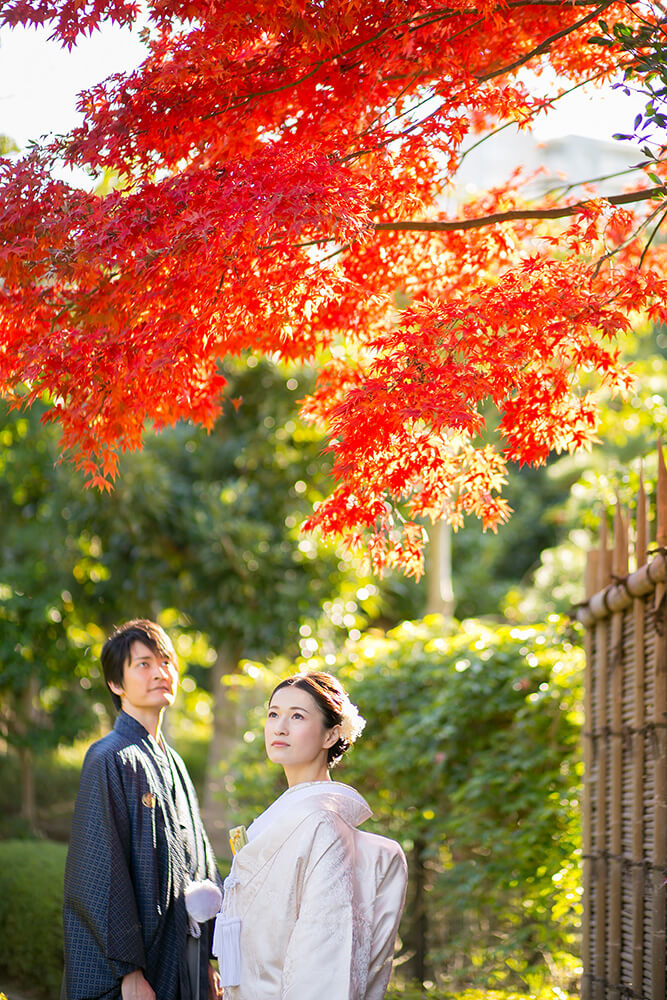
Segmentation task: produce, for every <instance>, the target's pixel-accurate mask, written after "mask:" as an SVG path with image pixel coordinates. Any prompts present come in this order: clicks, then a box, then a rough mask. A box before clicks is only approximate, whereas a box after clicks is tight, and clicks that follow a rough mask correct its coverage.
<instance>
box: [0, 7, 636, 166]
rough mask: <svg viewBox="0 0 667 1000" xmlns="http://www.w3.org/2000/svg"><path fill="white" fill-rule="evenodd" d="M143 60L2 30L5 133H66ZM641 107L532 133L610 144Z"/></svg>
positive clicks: (117, 45) (605, 98)
mask: <svg viewBox="0 0 667 1000" xmlns="http://www.w3.org/2000/svg"><path fill="white" fill-rule="evenodd" d="M144 54H145V49H144V47H143V46H142V45H141V43H140V42H139V39H138V37H137V35H136V32H134V33H133V32H132V31H130V30H129V29H127V28H118V27H115V26H105V27H104V28H103V29H102V31H98V32H95V33H94V34H93V35H92V36H91V37H87V38H82V39H81V40H80V41H79V42H78V43H77V45H76V47H75V48H74V49H73V50H72V51H71V52H67V50H66V49H62V48H61V47H60V46H59V45H58V44H57V43H55V42H49V41H48V30H42V29H40V30H39V31H37V30H35V29H34V28H31V29H25V28H15V29H9V28H3V29H1V30H0V134H4V135H7V136H10V137H11V138H12V139H14V141H15V142H16V143H18V145H19V146H21V147H23V146H25V145H26V143H27V142H28V141H30V140H35V139H38V138H39V137H40V136H41V135H43V134H46V133H50V132H54V133H64V132H68V131H69V130H70V129H71V128H73V127H74V126H75V125H77V124H78V122H79V121H80V116H79V115H78V113H77V111H76V97H77V94H78V93H79V91H81V90H83V89H85V88H86V87H89V86H91V85H92V84H94V83H98V82H99V81H101V80H103V79H104V78H105V77H106V76H108V75H109V74H111V73H113V72H117V71H120V70H127V69H131V68H133V67H134V66H136V65H137V64H138V63H139V62H140V61H141V59H142V58H143V56H144ZM638 109H639V110H641V102H638V101H637V99H636V98H635V99H634V100H633V99H630V100H629V99H627V98H624V97H623V96H622V95H621V93H620V92H619V91H611V90H610V89H609V88H607V90H606V94H603V93H602V92H601V91H599V90H595V89H592V90H591V91H590V92H589V93H585V92H583V90H582V91H579V92H577V94H576V95H572V96H569V97H567V98H564V99H562V100H561V101H560V102H559V103H558V106H557V109H556V110H554V111H553V112H552V113H551V114H550V115H549V116H548V117H544V118H543V119H542V120H541V121H540V122H539V123H538V125H537V127H536V128H535V129H534V134H535V136H536V138H537V139H538V140H540V141H544V140H547V139H551V138H555V137H558V136H562V135H570V134H577V135H584V136H589V137H591V138H596V139H611V136H612V134H613V133H614V132H618V131H621V132H622V131H626V130H627V131H630V130H631V127H632V121H633V118H634V115H635V113H636V111H637V110H638Z"/></svg>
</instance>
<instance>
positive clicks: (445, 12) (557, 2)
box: [201, 0, 615, 121]
mask: <svg viewBox="0 0 667 1000" xmlns="http://www.w3.org/2000/svg"><path fill="white" fill-rule="evenodd" d="M593 2H596V3H597V0H593ZM614 2H615V0H606V2H605V3H604V4H602V5H601V6H596V9H595V10H594V11H593V12H592V13H591V14H589V15H587V17H585V18H582V19H581V20H580V21H577V22H575V24H573V25H571V26H570V27H568V28H564V29H563V30H562V31H560V32H558V33H557V34H555V35H552V36H551V37H550V38H548V39H546V40H545V41H544V42H542V43H541V44H540V45H539V46H537V47H536V48H535V49H533V50H532V51H531V52H530V53H527V54H526V55H525V56H524V57H522V58H521V59H520V60H518V61H517V62H516V63H515V64H513V65H511V66H509V67H505V68H504V69H500V70H496V71H494V72H493V73H490V74H488V75H487V76H483V77H477V79H478V81H479V82H480V83H485V82H486V81H487V80H490V79H493V78H494V77H495V76H502V75H503V73H505V72H510V71H511V70H512V69H515V68H517V67H519V66H522V65H523V64H524V63H525V62H526V61H528V60H529V59H531V58H532V57H533V56H534V55H539V54H540V53H541V52H544V51H546V49H547V48H548V47H549V45H551V43H552V42H553V41H555V40H556V39H558V38H561V37H564V36H565V35H568V34H569V33H570V32H572V31H575V30H576V29H577V28H579V27H581V26H582V25H583V24H585V23H586V22H587V21H590V20H592V19H593V18H594V17H597V16H598V15H599V14H600V13H602V11H604V10H606V9H607V7H609V6H610V5H611V4H612V3H614ZM590 5H591V0H575V2H574V3H573V4H571V6H572V7H589V6H590ZM538 6H540V7H551V6H554V7H562V6H563V3H562V0H546V2H540V0H537V2H531V0H529V2H524V0H515V2H511V3H509V4H507V5H503V6H502V7H499V8H498V9H499V10H508V9H510V10H514V9H520V8H522V7H538ZM434 13H435V14H436V15H437V16H436V17H432V15H433V14H434ZM463 13H465V14H467V15H468V16H471V17H474V16H475V15H477V16H478V21H476V22H475V23H476V24H478V23H480V22H481V21H482V20H483V18H484V17H486V16H488V14H487V13H485V12H481V11H478V10H475V9H473V10H469V11H461V10H455V9H451V8H442V10H441V11H435V12H434V11H430V12H429V15H428V16H429V17H431V18H432V19H431V20H429V21H427V22H424V23H422V24H419V25H415V27H416V28H422V27H428V26H430V25H431V24H434V23H436V22H439V21H444V20H450V19H451V18H454V17H456V16H461V14H463ZM480 14H482V17H481V18H479V15H480ZM419 16H421V17H422V18H423V17H424V16H425V15H423V14H422V15H419ZM416 19H417V15H414V16H411V17H407V18H405V19H404V20H403V21H398V22H396V23H392V24H391V25H389V26H387V27H386V28H383V29H382V30H381V31H378V32H376V33H375V34H374V35H372V36H371V37H370V38H365V39H363V40H361V41H359V42H357V43H356V44H354V45H352V46H350V47H349V48H347V49H343V50H341V51H340V52H337V53H335V54H334V55H331V56H327V57H326V58H325V59H320V60H319V61H318V62H317V63H316V64H315V66H314V67H313V68H312V69H311V70H309V71H308V72H307V73H305V74H304V75H303V76H301V77H299V78H297V79H296V80H290V81H288V82H287V83H284V84H280V85H278V86H276V87H270V88H267V89H265V90H257V91H253V92H252V93H249V94H244V95H242V96H239V97H237V98H236V103H234V104H232V105H230V106H228V107H227V108H219V109H217V110H216V111H211V112H210V113H209V114H207V115H203V116H202V118H201V121H207V120H208V119H209V118H215V117H216V116H217V115H221V114H227V113H229V112H230V111H237V110H239V109H240V108H242V107H244V106H245V105H247V104H248V103H249V102H250V101H252V100H255V99H257V98H261V97H269V96H270V95H272V94H276V93H280V92H281V91H285V90H290V89H292V88H295V87H298V86H299V85H300V84H301V83H303V82H304V81H305V80H308V79H309V78H310V77H312V76H314V75H315V74H316V73H318V72H319V71H320V69H322V67H323V66H324V65H326V63H331V62H335V61H336V60H339V59H343V58H344V57H345V56H348V55H351V54H352V53H353V52H356V51H357V50H358V49H361V48H364V47H365V46H366V45H372V44H373V42H376V41H379V40H380V39H381V38H383V37H384V35H386V34H388V33H389V32H391V31H393V30H396V29H398V28H401V27H404V26H406V25H407V26H411V25H413V23H414V21H415V20H416ZM471 26H472V25H468V26H466V27H465V28H462V29H461V31H460V32H458V33H457V34H462V33H463V32H464V31H466V30H468V29H469V27H471ZM454 37H456V36H454ZM447 41H450V39H447Z"/></svg>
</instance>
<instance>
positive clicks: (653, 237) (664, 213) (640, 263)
mask: <svg viewBox="0 0 667 1000" xmlns="http://www.w3.org/2000/svg"><path fill="white" fill-rule="evenodd" d="M665 218H667V209H665V211H664V212H663V213H662V215H661V216H660V218H659V219H658V221H657V223H656V226H655V229H654V230H653V232H652V233H651V235H650V236H649V239H648V242H647V244H646V246H645V247H644V249H643V250H642V255H641V257H640V258H639V264H637V270H638V271H640V270H641V266H642V264H643V263H644V257H645V256H646V254H647V252H648V248H649V247H650V246H651V243H653V240H654V239H655V237H656V235H657V232H658V230H659V229H660V226H661V225H662V224H663V222H664V221H665Z"/></svg>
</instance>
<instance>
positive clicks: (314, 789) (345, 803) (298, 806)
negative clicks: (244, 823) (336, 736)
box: [248, 781, 373, 840]
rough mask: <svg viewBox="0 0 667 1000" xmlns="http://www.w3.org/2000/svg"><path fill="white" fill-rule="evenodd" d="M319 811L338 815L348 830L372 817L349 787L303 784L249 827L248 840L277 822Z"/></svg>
mask: <svg viewBox="0 0 667 1000" xmlns="http://www.w3.org/2000/svg"><path fill="white" fill-rule="evenodd" d="M319 809H328V810H329V812H334V813H337V814H338V815H339V816H340V817H341V818H342V819H344V820H345V822H346V823H349V824H350V826H359V824H360V823H363V822H364V820H367V819H368V818H369V816H372V815H373V813H372V811H371V809H370V806H369V805H368V803H367V802H366V800H365V799H364V798H363V796H361V795H360V794H359V792H357V791H356V790H355V789H354V788H352V787H351V786H350V785H344V784H342V782H340V781H305V782H303V783H302V784H299V785H294V786H293V787H292V788H288V789H287V791H286V792H283V794H282V795H281V796H280V798H278V799H276V800H275V802H272V803H271V805H270V806H269V808H268V809H265V810H264V812H263V813H262V814H261V815H260V816H258V817H257V819H256V820H254V822H252V823H251V824H250V826H249V827H248V840H254V838H255V837H257V836H258V835H259V834H260V833H263V832H264V831H265V830H266V829H268V828H269V826H272V825H273V824H274V823H276V822H280V821H282V820H285V819H287V818H290V817H294V816H295V814H298V815H299V816H304V815H306V814H307V813H309V812H316V811H317V810H319Z"/></svg>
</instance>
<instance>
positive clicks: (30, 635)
mask: <svg viewBox="0 0 667 1000" xmlns="http://www.w3.org/2000/svg"><path fill="white" fill-rule="evenodd" d="M39 415H40V414H39V407H38V406H35V407H34V408H33V410H32V411H30V412H29V413H27V414H18V413H17V412H16V411H14V412H9V413H7V412H3V414H2V418H1V420H0V445H1V450H0V509H1V510H2V524H1V525H0V736H2V738H3V740H5V741H6V743H7V745H8V746H10V747H11V748H12V749H13V750H14V751H15V752H16V754H17V755H18V758H19V761H20V769H21V814H22V817H23V819H24V820H25V822H26V824H27V826H28V828H29V829H30V830H32V831H33V832H34V831H35V830H36V829H37V826H38V817H37V804H36V799H35V784H34V768H33V763H34V757H35V754H38V753H42V752H44V751H46V750H50V749H53V748H55V747H56V746H57V745H58V744H59V743H61V742H71V741H72V740H73V739H75V738H76V737H77V736H79V735H81V734H82V733H84V732H86V730H88V729H89V728H90V727H91V725H92V724H93V723H94V721H95V718H96V717H95V715H94V712H93V705H92V703H91V699H90V696H89V694H88V689H89V688H90V679H89V670H90V666H91V663H90V658H89V656H88V653H87V650H86V648H85V646H84V645H83V643H77V642H76V639H75V638H74V636H73V633H72V626H73V625H74V623H75V620H76V619H75V616H74V607H73V601H72V594H71V590H72V589H73V584H74V582H75V581H74V577H73V575H72V572H73V568H74V565H75V562H76V557H77V556H76V551H75V548H74V547H73V546H71V545H68V543H67V534H68V527H67V523H66V519H65V517H64V516H63V512H62V501H63V488H62V484H63V479H64V478H65V477H64V476H63V470H62V469H57V468H55V462H56V461H57V457H58V450H57V436H56V435H55V433H53V431H48V430H47V431H45V430H44V428H41V427H40V426H39ZM67 478H69V479H71V478H72V476H71V474H69V475H68V477H67Z"/></svg>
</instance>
